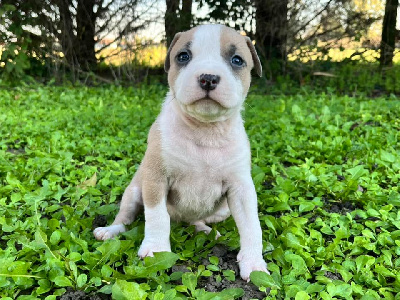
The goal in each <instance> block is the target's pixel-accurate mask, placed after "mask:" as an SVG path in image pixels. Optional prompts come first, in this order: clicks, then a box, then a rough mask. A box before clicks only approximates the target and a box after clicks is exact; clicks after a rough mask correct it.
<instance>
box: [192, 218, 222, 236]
mask: <svg viewBox="0 0 400 300" xmlns="http://www.w3.org/2000/svg"><path fill="white" fill-rule="evenodd" d="M193 225H194V226H195V228H196V229H195V230H196V232H200V231H203V232H204V233H205V234H207V235H208V234H210V233H211V231H212V228H211V227H210V226H207V225H206V224H205V223H203V222H194V223H193ZM220 237H221V234H220V233H219V231H218V230H217V232H216V235H215V239H216V240H218V239H219V238H220Z"/></svg>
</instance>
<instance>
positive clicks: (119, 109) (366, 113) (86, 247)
mask: <svg viewBox="0 0 400 300" xmlns="http://www.w3.org/2000/svg"><path fill="white" fill-rule="evenodd" d="M165 92H166V88H165V87H164V86H161V85H150V86H141V87H138V88H126V89H124V88H120V87H101V88H87V87H79V88H76V87H75V88H73V87H37V88H26V87H25V88H16V89H9V90H5V89H3V90H1V91H0V136H1V140H0V296H1V297H2V299H7V300H8V299H21V300H24V299H48V300H50V299H57V297H58V298H60V297H59V296H61V295H63V294H64V293H70V292H71V289H72V290H82V291H85V292H86V293H97V295H104V296H103V297H112V298H113V299H177V298H178V299H186V298H188V299H233V298H235V297H236V298H237V297H240V295H242V294H243V291H242V290H241V289H238V288H231V289H226V290H224V291H220V292H210V291H208V290H207V288H206V286H205V285H204V284H203V283H204V280H206V279H207V278H215V280H216V281H222V282H225V281H233V282H235V281H239V280H240V279H238V277H237V275H238V274H233V272H232V271H227V270H223V268H222V266H221V262H220V261H219V260H218V258H216V257H215V256H211V257H210V253H211V251H212V249H213V248H214V247H216V244H220V245H221V244H222V245H225V246H226V247H228V248H229V249H230V250H233V251H238V247H239V236H238V233H237V229H236V227H235V224H234V222H233V220H232V219H228V220H227V221H225V222H223V223H220V224H217V225H216V226H215V229H217V230H219V231H220V232H221V234H222V238H221V239H220V240H218V241H217V242H216V241H214V239H213V236H211V237H208V236H206V235H205V234H202V233H200V234H195V233H194V228H193V227H188V226H187V225H182V224H173V225H172V226H173V230H172V234H171V244H172V250H173V251H174V254H168V253H166V254H165V253H164V254H158V255H156V257H155V258H146V260H145V261H144V262H142V261H141V260H140V259H139V258H138V257H137V250H138V247H139V245H140V243H141V240H142V239H143V229H144V220H143V216H140V217H139V218H138V220H136V221H135V222H134V223H133V224H132V226H130V230H129V231H128V232H127V233H125V234H123V235H122V236H121V237H120V238H118V239H115V240H110V241H106V242H98V241H96V240H95V239H94V237H93V235H92V229H93V227H94V226H96V225H104V223H106V222H107V223H110V222H111V221H112V220H113V218H114V216H115V214H116V212H117V210H118V208H117V203H118V201H119V200H120V198H121V195H122V193H123V190H124V188H125V187H126V185H127V184H128V182H129V180H130V179H131V177H132V175H133V174H134V172H135V170H136V169H137V167H138V165H139V163H140V161H141V159H142V157H143V154H144V151H145V149H146V136H147V132H148V129H149V127H150V125H151V123H152V121H153V120H154V119H155V117H156V115H157V113H158V112H159V109H160V104H161V100H162V98H163V97H164V95H165ZM246 103H247V104H246V110H245V112H244V117H245V120H246V124H245V125H246V128H247V132H248V134H249V137H250V142H251V147H252V154H253V160H252V163H253V178H254V182H255V184H256V189H257V193H258V197H259V212H260V220H261V225H262V228H263V238H264V253H265V258H266V261H267V262H268V266H269V270H270V271H271V275H266V274H263V273H253V274H252V276H251V279H252V282H253V283H254V284H256V285H257V286H259V288H260V290H261V291H266V289H267V288H271V291H270V294H269V296H267V294H266V293H265V294H264V296H265V297H267V299H351V298H355V299H381V298H384V299H398V298H399V297H400V293H399V292H400V271H399V267H400V242H399V236H400V214H399V213H398V209H399V207H400V195H399V191H398V184H399V178H400V175H399V174H400V172H399V171H400V163H399V161H400V159H399V158H400V150H399V148H398V140H399V129H400V121H399V120H400V99H398V98H397V97H396V96H394V95H392V96H386V97H378V98H375V99H369V98H365V97H362V96H360V97H349V96H337V95H335V94H330V93H318V94H316V93H313V92H309V91H307V90H301V91H299V92H298V93H297V94H294V95H289V96H285V95H283V94H275V95H261V94H256V93H254V92H253V93H252V94H251V95H250V96H249V98H248V100H247V102H246ZM173 265H183V266H185V267H186V268H187V269H188V270H189V272H185V273H183V272H182V271H179V270H177V269H174V268H172V269H171V267H172V266H173ZM235 275H236V277H235Z"/></svg>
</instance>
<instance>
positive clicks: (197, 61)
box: [165, 25, 261, 122]
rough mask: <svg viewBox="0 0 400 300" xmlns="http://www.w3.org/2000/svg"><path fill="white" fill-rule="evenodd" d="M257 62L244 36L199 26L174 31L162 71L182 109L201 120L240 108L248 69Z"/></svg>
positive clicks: (225, 115)
mask: <svg viewBox="0 0 400 300" xmlns="http://www.w3.org/2000/svg"><path fill="white" fill-rule="evenodd" d="M253 68H254V69H255V70H256V72H257V74H258V75H259V76H261V64H260V60H259V59H258V56H257V53H256V50H255V48H254V46H253V44H252V43H251V40H250V39H249V38H248V37H245V36H242V35H240V34H239V33H237V32H236V31H235V30H233V29H231V28H228V27H225V26H222V25H202V26H198V27H195V28H193V29H191V30H189V31H186V32H181V33H177V34H176V35H175V38H174V39H173V41H172V43H171V46H170V48H169V49H168V53H167V58H166V60H165V70H166V71H167V72H168V83H169V86H170V88H171V91H172V94H173V96H174V97H175V99H176V101H177V102H178V104H179V106H180V107H181V109H182V110H183V112H184V113H186V114H188V115H190V116H191V117H194V118H196V119H197V120H199V121H202V122H215V121H224V120H226V119H228V118H229V117H230V116H232V115H233V113H234V112H236V111H238V110H240V107H241V106H242V103H243V101H244V99H245V97H246V95H247V92H248V90H249V86H250V79H251V75H250V71H251V69H253Z"/></svg>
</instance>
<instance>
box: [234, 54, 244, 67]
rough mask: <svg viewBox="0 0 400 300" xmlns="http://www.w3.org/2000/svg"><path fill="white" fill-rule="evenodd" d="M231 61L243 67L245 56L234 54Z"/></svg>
mask: <svg viewBox="0 0 400 300" xmlns="http://www.w3.org/2000/svg"><path fill="white" fill-rule="evenodd" d="M231 63H232V65H234V66H237V67H241V66H243V63H244V61H243V58H241V57H240V56H239V55H234V56H233V57H232V60H231Z"/></svg>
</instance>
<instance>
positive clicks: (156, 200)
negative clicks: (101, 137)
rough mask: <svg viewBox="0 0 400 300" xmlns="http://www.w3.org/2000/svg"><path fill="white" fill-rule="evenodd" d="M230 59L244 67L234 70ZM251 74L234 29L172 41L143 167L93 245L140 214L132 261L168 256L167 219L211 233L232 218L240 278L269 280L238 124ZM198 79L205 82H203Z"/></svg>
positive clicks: (205, 30) (245, 41)
mask: <svg viewBox="0 0 400 300" xmlns="http://www.w3.org/2000/svg"><path fill="white" fill-rule="evenodd" d="M182 53H183V56H185V54H188V55H189V60H188V61H187V62H184V63H182V62H179V60H178V56H180V55H182ZM234 56H239V57H240V58H241V59H242V62H243V64H242V65H240V66H239V65H237V64H233V63H232V57H234ZM184 58H186V59H187V58H188V57H187V56H185V57H184ZM235 62H237V60H236V61H235ZM253 68H254V69H255V70H256V72H257V73H258V75H261V64H260V61H259V59H258V56H257V53H256V51H255V49H254V46H253V44H252V43H251V41H250V39H249V38H248V37H245V36H242V35H240V34H239V33H237V32H236V31H234V30H233V29H230V28H228V27H225V26H222V25H203V26H198V27H195V28H193V29H191V30H189V31H186V32H182V33H178V34H176V36H175V38H174V40H173V41H172V43H171V46H170V48H169V50H168V54H167V58H166V61H165V69H166V71H167V72H168V83H169V86H170V91H169V93H168V94H167V97H166V99H165V101H164V103H163V106H162V110H161V113H160V115H159V116H158V118H157V119H156V121H155V122H154V124H153V125H152V127H151V129H150V132H149V136H148V147H147V151H146V153H145V156H144V159H143V161H142V163H141V165H140V167H139V169H138V170H137V172H136V174H135V176H134V177H133V179H132V182H131V183H130V184H129V186H128V187H127V188H126V190H125V192H124V194H123V196H122V202H121V207H120V211H119V213H118V215H117V216H116V218H115V220H114V222H113V223H112V225H111V226H108V227H99V228H96V229H95V230H94V235H95V237H96V238H97V239H99V240H106V239H110V238H113V237H114V236H116V235H117V234H118V233H120V232H124V231H125V225H127V224H130V223H131V222H132V221H133V220H134V218H135V216H136V214H137V213H138V212H139V210H140V209H141V207H142V206H144V214H145V220H146V222H145V238H144V240H143V242H142V245H141V246H140V249H139V252H138V255H139V256H140V257H145V256H152V255H153V253H154V252H161V251H171V246H170V241H169V234H170V219H173V220H177V221H185V222H189V223H191V224H193V225H195V226H196V230H197V231H205V232H207V233H209V232H210V231H211V228H210V227H209V226H207V225H206V224H207V223H213V222H219V221H222V220H224V219H226V218H227V217H228V216H230V214H232V216H233V218H234V220H235V222H236V225H237V227H238V229H239V234H240V247H241V248H240V252H239V254H238V257H237V258H238V262H239V266H240V275H241V277H242V278H243V279H244V280H249V276H250V273H251V272H252V271H255V270H258V271H264V272H268V271H267V264H266V263H265V261H264V259H263V256H262V236H261V227H260V222H259V219H258V213H257V195H256V191H255V188H254V184H253V181H252V178H251V172H250V168H251V162H250V147H249V141H248V138H247V135H246V132H245V130H244V126H243V120H242V117H241V109H242V105H243V102H244V100H245V97H246V95H247V92H248V89H249V86H250V79H251V75H250V71H251V69H253ZM204 74H208V75H210V76H208V75H207V76H208V77H206V78H205V80H201V79H204V76H205V75H204ZM216 76H217V77H216ZM215 79H217V80H215ZM211 85H212V88H210V86H211Z"/></svg>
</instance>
